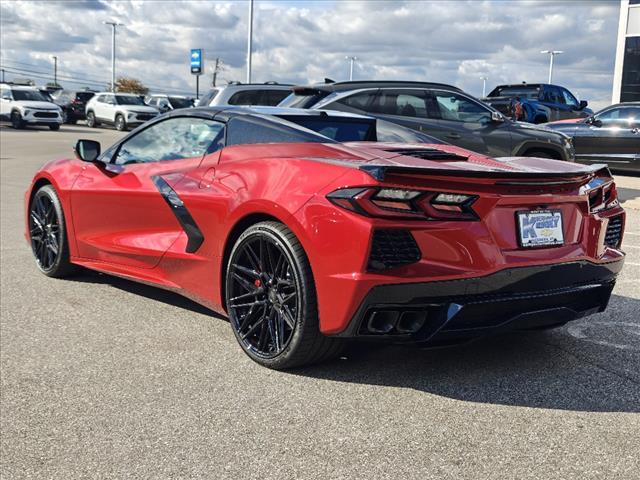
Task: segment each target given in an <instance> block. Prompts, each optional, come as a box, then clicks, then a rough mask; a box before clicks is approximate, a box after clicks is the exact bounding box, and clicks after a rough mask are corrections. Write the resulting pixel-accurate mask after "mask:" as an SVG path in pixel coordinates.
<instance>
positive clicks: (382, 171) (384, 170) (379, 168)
mask: <svg viewBox="0 0 640 480" xmlns="http://www.w3.org/2000/svg"><path fill="white" fill-rule="evenodd" d="M358 168H359V169H360V170H362V171H363V172H366V173H367V174H369V175H371V176H372V177H373V178H375V179H376V180H378V181H379V182H382V181H384V179H385V178H386V176H388V175H394V174H417V175H429V176H436V177H467V178H468V177H472V178H496V179H501V180H504V181H501V182H499V183H500V184H501V185H541V184H544V185H551V184H563V183H573V182H575V181H576V177H584V180H587V179H589V178H591V177H594V176H596V175H597V174H603V175H605V176H608V177H610V176H611V172H610V171H609V167H608V166H607V165H605V164H602V163H599V164H594V165H584V166H583V167H582V168H581V169H580V170H578V171H573V172H521V171H514V172H507V171H504V170H457V169H456V170H451V169H444V168H428V167H426V168H425V167H410V166H395V165H376V164H371V163H368V164H365V165H360V166H359V167H358ZM542 179H566V180H560V181H557V182H536V180H542ZM570 179H573V180H570Z"/></svg>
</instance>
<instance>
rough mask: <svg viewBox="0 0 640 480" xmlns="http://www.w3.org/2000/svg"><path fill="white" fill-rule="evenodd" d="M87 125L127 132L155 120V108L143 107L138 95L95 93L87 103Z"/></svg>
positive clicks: (156, 111) (156, 113) (143, 104)
mask: <svg viewBox="0 0 640 480" xmlns="http://www.w3.org/2000/svg"><path fill="white" fill-rule="evenodd" d="M86 112H87V125H88V126H89V127H97V126H98V125H100V124H103V123H106V124H109V125H114V126H115V127H116V129H118V130H128V129H129V128H131V127H137V126H138V125H142V124H143V123H144V122H146V121H147V120H151V119H152V118H155V117H156V116H157V115H158V114H159V112H158V110H157V109H156V108H153V107H150V106H148V105H145V103H144V100H143V99H142V97H141V96H140V95H134V94H131V93H110V92H103V93H96V94H95V96H94V97H93V98H92V99H91V100H89V102H87V107H86Z"/></svg>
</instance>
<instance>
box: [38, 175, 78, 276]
mask: <svg viewBox="0 0 640 480" xmlns="http://www.w3.org/2000/svg"><path fill="white" fill-rule="evenodd" d="M28 222H29V240H30V242H31V251H32V252H33V255H34V257H35V260H36V265H37V266H38V268H39V269H40V271H41V272H42V273H44V274H45V275H47V276H48V277H54V278H63V277H67V276H69V275H72V274H73V273H75V272H77V271H78V269H79V268H78V267H77V266H76V265H74V264H72V263H71V262H70V261H69V243H68V240H67V230H66V223H65V219H64V212H63V211H62V205H61V204H60V199H59V198H58V194H57V193H56V191H55V189H54V188H53V186H52V185H44V186H42V187H40V189H38V191H37V192H36V193H35V195H34V196H33V198H32V199H31V203H30V205H29V220H28Z"/></svg>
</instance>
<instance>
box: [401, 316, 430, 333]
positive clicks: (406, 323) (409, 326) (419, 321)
mask: <svg viewBox="0 0 640 480" xmlns="http://www.w3.org/2000/svg"><path fill="white" fill-rule="evenodd" d="M426 321H427V312H420V311H415V312H411V311H409V312H404V313H403V314H402V315H401V316H400V320H398V324H397V325H396V330H397V331H398V332H399V333H416V332H417V331H418V330H420V329H421V328H422V327H423V326H424V324H425V322H426Z"/></svg>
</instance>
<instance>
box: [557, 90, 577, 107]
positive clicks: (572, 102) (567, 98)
mask: <svg viewBox="0 0 640 480" xmlns="http://www.w3.org/2000/svg"><path fill="white" fill-rule="evenodd" d="M561 91H562V96H563V98H564V103H566V104H567V105H569V106H570V107H576V108H577V107H578V105H579V104H578V100H576V97H574V96H573V95H572V94H571V92H570V91H569V90H567V89H566V88H562V89H561Z"/></svg>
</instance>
